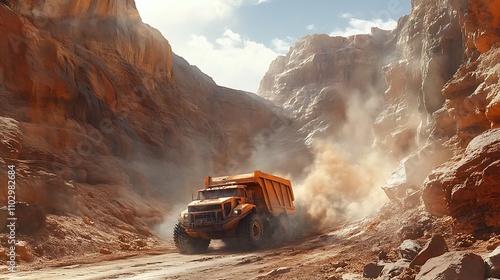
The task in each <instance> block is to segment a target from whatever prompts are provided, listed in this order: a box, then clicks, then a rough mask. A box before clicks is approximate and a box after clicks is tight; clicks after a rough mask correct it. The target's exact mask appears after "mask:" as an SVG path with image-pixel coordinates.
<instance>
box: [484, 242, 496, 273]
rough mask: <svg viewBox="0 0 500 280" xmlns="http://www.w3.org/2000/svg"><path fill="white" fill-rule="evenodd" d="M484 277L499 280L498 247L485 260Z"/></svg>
mask: <svg viewBox="0 0 500 280" xmlns="http://www.w3.org/2000/svg"><path fill="white" fill-rule="evenodd" d="M485 262H486V276H488V277H492V278H500V246H499V247H497V248H496V249H495V250H494V251H493V252H491V253H490V254H488V256H487V257H486V259H485Z"/></svg>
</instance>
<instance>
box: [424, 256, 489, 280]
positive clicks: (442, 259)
mask: <svg viewBox="0 0 500 280" xmlns="http://www.w3.org/2000/svg"><path fill="white" fill-rule="evenodd" d="M485 275H486V266H485V264H484V261H483V259H482V258H481V257H480V256H478V255H476V254H473V253H468V252H448V253H445V254H443V255H441V256H439V257H435V258H431V259H429V260H428V261H427V262H426V263H425V264H424V265H423V266H422V268H421V269H420V272H419V273H418V274H417V276H416V278H415V280H449V279H467V280H484V279H485Z"/></svg>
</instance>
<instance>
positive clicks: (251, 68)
mask: <svg viewBox="0 0 500 280" xmlns="http://www.w3.org/2000/svg"><path fill="white" fill-rule="evenodd" d="M269 1H271V0H210V1H207V0H189V1H186V0H183V1H179V0H163V1H151V0H136V4H137V8H138V10H139V12H140V14H141V16H142V18H143V21H145V22H146V23H148V24H150V25H152V26H154V27H155V28H157V29H159V30H160V31H161V32H162V34H163V36H165V38H167V40H168V41H169V42H170V45H171V46H172V50H173V51H174V52H175V53H176V54H178V55H180V56H182V57H184V58H185V59H186V60H187V61H188V62H189V63H190V64H192V65H196V66H197V67H198V68H200V69H201V71H203V72H204V73H206V74H207V75H209V76H211V77H212V78H213V79H214V80H215V81H216V82H217V84H219V85H222V86H227V87H231V88H235V89H242V90H247V91H252V92H256V91H257V89H258V87H259V84H260V80H261V79H262V77H263V76H264V74H265V72H266V71H267V69H268V67H269V65H270V63H271V62H272V61H273V60H274V59H275V58H276V57H277V56H278V55H280V54H283V53H286V52H287V51H288V48H289V46H290V45H291V43H289V39H288V38H287V39H285V40H280V39H274V40H273V41H272V42H266V44H267V43H269V45H268V46H265V45H264V44H262V43H258V42H255V41H253V40H251V39H249V38H244V36H241V35H240V34H238V33H237V32H234V31H233V30H231V29H228V28H226V29H224V26H227V25H231V21H233V20H235V18H234V16H235V15H236V13H237V12H238V9H240V8H241V7H242V6H243V5H244V4H252V3H253V4H255V3H258V4H261V3H266V2H269ZM217 34H221V35H220V36H218V35H217Z"/></svg>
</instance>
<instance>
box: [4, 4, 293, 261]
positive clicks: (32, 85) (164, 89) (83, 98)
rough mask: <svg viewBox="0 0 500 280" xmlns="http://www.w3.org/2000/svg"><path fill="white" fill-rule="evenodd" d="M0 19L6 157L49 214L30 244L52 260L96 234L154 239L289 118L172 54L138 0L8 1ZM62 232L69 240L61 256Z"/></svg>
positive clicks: (22, 190)
mask: <svg viewBox="0 0 500 280" xmlns="http://www.w3.org/2000/svg"><path fill="white" fill-rule="evenodd" d="M0 18H2V21H1V22H0V57H1V65H0V80H1V83H0V84H1V85H0V96H1V99H2V102H1V103H0V111H1V113H0V129H1V131H2V133H1V135H0V138H1V141H2V145H1V146H0V159H1V162H2V165H3V166H6V165H9V164H14V165H15V166H16V170H17V182H18V188H17V190H16V191H17V193H16V194H17V198H16V199H17V200H18V201H19V202H27V203H29V204H30V205H32V207H34V206H33V205H38V206H40V207H41V208H37V207H38V206H37V207H34V208H33V209H34V210H33V211H38V212H40V211H41V212H44V213H47V214H48V216H47V226H46V227H45V228H42V230H41V231H40V232H38V231H36V230H38V229H32V228H30V229H29V230H27V232H28V233H30V234H37V235H40V236H45V237H47V236H49V237H47V238H48V239H47V238H45V237H40V236H39V237H38V238H35V239H34V240H33V242H32V243H30V246H31V247H33V248H35V247H37V246H39V245H40V246H42V244H41V243H44V244H45V247H44V248H45V252H43V250H42V251H41V252H40V254H41V255H43V254H45V253H46V254H49V255H51V256H53V257H54V256H56V257H57V256H59V255H64V248H65V246H66V245H68V244H70V243H71V242H76V240H77V239H78V238H79V237H78V236H80V237H81V236H89V234H90V235H94V234H95V232H93V231H92V230H97V229H99V230H101V231H102V232H109V233H110V234H111V235H110V236H108V237H106V238H103V239H102V240H100V241H99V242H97V241H96V240H88V242H87V241H86V242H85V244H83V245H81V244H80V245H81V246H80V245H79V246H77V247H78V248H79V250H80V249H81V250H87V251H88V250H96V249H97V250H98V247H97V246H100V245H99V244H101V245H102V244H106V243H107V242H108V241H109V242H111V241H110V240H113V235H114V236H115V237H116V236H117V235H119V234H123V235H126V236H132V235H133V234H142V235H148V234H150V230H151V228H152V227H153V226H154V225H155V224H156V223H158V222H159V221H160V220H161V219H162V218H163V215H164V214H165V213H166V211H167V210H169V207H170V206H169V203H170V202H173V201H180V200H184V199H188V198H189V195H186V192H190V191H192V188H194V189H197V188H198V187H197V186H199V187H201V186H202V183H203V179H204V177H205V176H206V175H208V174H215V175H216V174H221V173H222V172H224V173H225V172H236V171H242V170H245V171H247V169H246V168H245V166H246V164H247V163H248V159H250V158H251V155H252V153H253V151H254V150H253V148H252V147H253V146H254V144H255V143H253V142H252V137H249V133H250V134H251V135H258V134H259V133H261V132H262V131H266V132H268V131H271V132H272V131H274V130H276V129H277V128H279V127H281V126H283V125H284V124H285V122H284V118H282V117H280V116H278V115H276V114H275V113H273V112H272V110H271V107H270V106H269V104H267V103H266V102H264V101H263V99H262V98H259V97H257V96H255V95H253V94H250V93H246V92H241V91H237V90H232V89H227V88H222V87H219V86H217V85H216V84H215V83H214V82H213V81H212V80H211V79H210V78H209V77H207V76H206V75H205V74H203V73H202V72H201V71H199V70H197V69H196V68H195V67H193V66H191V65H189V64H188V63H187V62H186V61H184V60H183V59H182V58H179V57H177V56H176V55H175V54H173V53H172V50H171V47H170V45H169V44H168V42H167V40H166V39H164V38H163V37H162V36H161V34H160V33H159V32H158V31H157V30H155V29H153V28H151V27H149V26H148V25H145V24H143V23H142V21H141V18H140V16H139V14H138V12H137V10H136V8H135V4H134V2H133V1H122V0H111V1H97V0H84V1H56V0H47V1H45V0H36V1H35V0H26V1H24V0H23V1H2V2H1V3H0ZM235 119H237V120H238V121H237V122H235V121H234V120H235ZM251 168H253V166H252V167H251ZM0 178H1V179H0V186H1V187H0V202H2V204H4V203H5V202H6V199H7V197H6V195H7V191H6V187H7V182H6V181H5V180H6V176H0ZM186 190H187V191H186ZM160 202H161V203H160ZM40 209H41V210H40ZM38 212H37V213H38ZM41 212H40V213H41ZM23 213H24V212H23ZM23 213H19V215H20V216H19V217H18V218H19V219H20V220H23V221H27V223H30V220H29V219H30V218H33V217H34V216H32V215H30V214H29V212H26V213H24V214H23ZM68 215H69V217H70V218H65V217H67V216H68ZM82 220H83V222H84V223H85V225H86V226H83V227H81V226H76V225H78V224H79V223H80V222H81V221H82ZM0 227H2V228H3V225H0ZM68 228H77V229H78V230H75V231H70V232H68ZM54 232H66V234H67V235H68V238H67V240H68V242H67V243H64V244H59V245H60V246H59V247H60V248H63V249H61V250H59V251H58V250H56V249H57V245H56V244H57V238H58V237H57V236H58V235H57V234H55V233H54ZM89 232H91V233H89ZM61 234H62V235H64V234H63V233H61ZM61 234H59V235H61ZM70 236H71V237H75V236H77V237H76V239H72V238H70ZM59 237H61V236H59ZM109 238H111V239H109ZM127 238H128V237H127ZM127 238H125V239H127ZM130 238H131V237H130ZM40 242H41V243H40ZM39 243H40V244H39ZM71 244H72V243H71ZM110 244H114V243H113V242H111V243H110ZM73 245H74V244H73ZM73 245H71V246H73ZM114 245H116V246H117V247H118V245H117V244H114ZM114 245H113V246H114ZM68 246H70V245H68ZM71 246H70V247H71ZM73 249H75V248H73Z"/></svg>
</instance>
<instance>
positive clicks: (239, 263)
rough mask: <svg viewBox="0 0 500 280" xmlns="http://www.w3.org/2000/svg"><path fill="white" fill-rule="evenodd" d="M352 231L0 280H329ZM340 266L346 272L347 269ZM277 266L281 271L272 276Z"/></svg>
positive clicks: (22, 274) (54, 269)
mask: <svg viewBox="0 0 500 280" xmlns="http://www.w3.org/2000/svg"><path fill="white" fill-rule="evenodd" d="M353 231H355V228H353V229H351V230H350V231H346V230H345V229H344V230H343V231H337V232H331V233H329V234H325V235H317V236H312V237H308V238H302V239H300V240H296V241H294V242H293V243H290V244H287V245H285V246H283V247H280V248H271V249H263V250H259V251H254V252H241V251H237V250H232V249H230V248H227V247H225V246H224V244H223V243H222V242H220V241H214V242H213V244H212V245H211V246H210V249H209V252H208V253H206V254H198V255H181V254H178V253H172V252H171V253H165V254H160V255H138V256H134V257H130V258H126V259H120V260H112V261H104V262H97V263H93V264H74V265H70V266H64V267H49V268H43V269H40V270H35V271H30V272H27V271H20V272H17V273H16V274H11V275H4V276H0V279H20V280H29V279H56V280H57V279H61V280H62V279H64V280H66V279H203V278H204V279H235V277H238V279H328V277H329V276H331V275H332V274H334V273H335V269H336V268H338V267H336V266H335V265H333V266H332V264H335V263H336V262H337V263H339V262H340V263H341V258H340V256H343V257H345V255H344V254H347V253H348V252H349V247H350V246H351V245H354V246H356V244H359V242H355V241H354V240H353V239H352V237H354V236H355V235H353ZM348 233H349V235H351V237H349V236H347V235H348ZM339 255H340V256H339ZM75 263H78V261H75ZM355 263H356V262H353V263H352V264H355ZM352 264H349V266H351V267H352V268H353V269H354V268H355V267H356V266H352ZM360 264H361V263H360ZM341 266H342V267H343V268H342V269H343V271H344V272H347V270H346V269H348V267H347V266H348V265H347V264H341ZM278 268H282V270H281V271H279V272H274V273H273V271H274V270H276V269H278ZM344 268H345V269H344ZM358 268H359V267H358ZM7 276H8V277H7ZM340 279H341V278H340Z"/></svg>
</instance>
